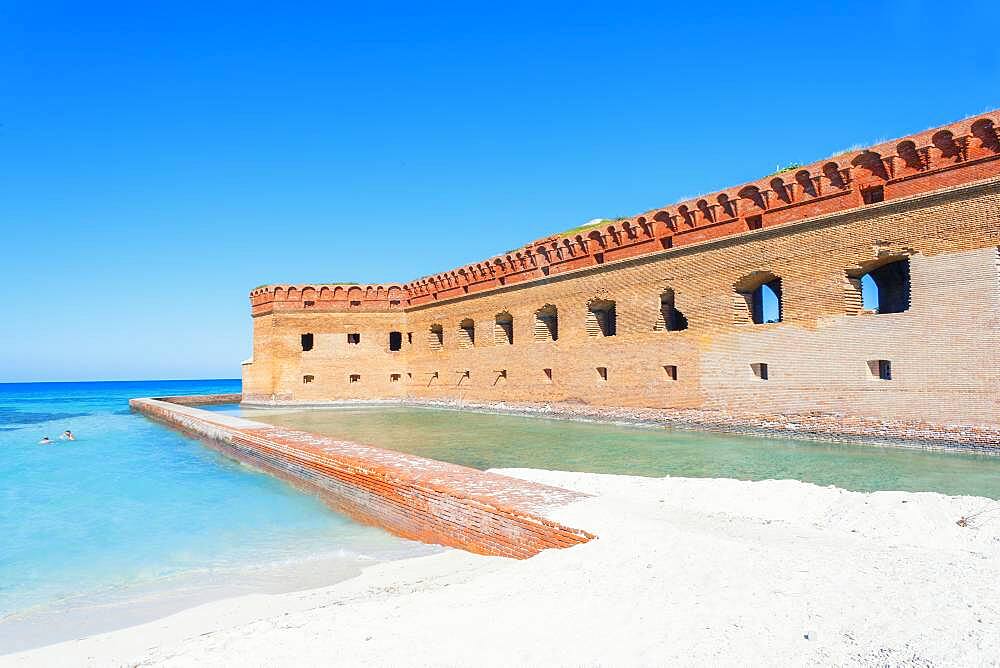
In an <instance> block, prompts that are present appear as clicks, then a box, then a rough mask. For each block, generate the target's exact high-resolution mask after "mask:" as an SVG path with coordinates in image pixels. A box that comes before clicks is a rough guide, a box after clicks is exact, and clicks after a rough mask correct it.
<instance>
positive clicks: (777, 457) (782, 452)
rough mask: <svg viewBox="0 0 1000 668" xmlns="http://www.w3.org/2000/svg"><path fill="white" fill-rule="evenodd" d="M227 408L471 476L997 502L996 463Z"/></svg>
mask: <svg viewBox="0 0 1000 668" xmlns="http://www.w3.org/2000/svg"><path fill="white" fill-rule="evenodd" d="M226 410H229V411H234V412H239V413H240V414H242V415H244V416H246V417H249V418H251V419H254V420H260V421H262V422H269V423H271V424H276V425H283V426H289V427H298V428H300V429H305V430H308V431H314V432H320V433H324V434H329V435H332V436H337V437H340V438H344V439H347V440H353V441H358V442H361V443H367V444H370V445H375V446H379V447H383V448H391V449H394V450H402V451H404V452H409V453H412V454H416V455H421V456H423V457H430V458H432V459H440V460H444V461H448V462H453V463H456V464H462V465H465V466H471V467H473V468H478V469H488V468H509V467H514V468H516V467H526V468H538V469H556V470H562V471H585V472H591V473H617V474H627V475H641V476H665V475H673V476H688V477H724V478H738V479H741V480H766V479H785V478H791V479H795V480H804V481H807V482H813V483H817V484H820V485H836V486H837V487H842V488H844V489H850V490H856V491H866V492H867V491H876V490H904V491H914V492H916V491H930V492H941V493H944V494H953V495H961V494H971V495H976V496H985V497H990V498H994V499H998V498H1000V457H992V456H984V455H966V454H955V453H941V452H927V451H919V450H904V449H900V448H888V447H874V446H862V445H848V444H839V443H817V442H814V441H797V440H793V439H774V438H758V437H748V436H732V435H726V434H716V433H709V432H695V431H682V430H668V429H664V428H643V427H625V426H617V425H607V424H597V423H586V422H570V421H564V420H546V419H539V418H532V417H515V416H509V415H494V414H484V413H471V412H459V411H449V410H433V409H423V408H396V407H377V408H359V409H335V410H299V411H285V410H278V409H270V410H251V409H236V408H234V407H229V408H228V409H226Z"/></svg>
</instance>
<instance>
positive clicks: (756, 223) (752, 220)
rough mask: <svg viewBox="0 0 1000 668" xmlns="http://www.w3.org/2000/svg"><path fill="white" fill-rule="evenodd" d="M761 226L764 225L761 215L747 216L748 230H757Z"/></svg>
mask: <svg viewBox="0 0 1000 668" xmlns="http://www.w3.org/2000/svg"><path fill="white" fill-rule="evenodd" d="M762 227H764V218H763V216H747V229H748V230H759V229H760V228H762Z"/></svg>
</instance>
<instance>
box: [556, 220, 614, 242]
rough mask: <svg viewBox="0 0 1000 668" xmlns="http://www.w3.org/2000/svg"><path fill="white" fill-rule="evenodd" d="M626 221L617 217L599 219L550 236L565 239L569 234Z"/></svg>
mask: <svg viewBox="0 0 1000 668" xmlns="http://www.w3.org/2000/svg"><path fill="white" fill-rule="evenodd" d="M628 219H629V217H628V216H618V217H617V218H601V219H600V220H598V221H597V222H594V223H587V224H585V225H578V226H577V227H571V228H569V229H568V230H563V231H562V232H556V233H555V234H554V235H552V236H556V237H566V236H569V235H571V234H578V233H580V232H584V231H586V230H593V229H595V228H598V227H604V226H605V225H611V224H613V223H620V222H622V221H623V220H628Z"/></svg>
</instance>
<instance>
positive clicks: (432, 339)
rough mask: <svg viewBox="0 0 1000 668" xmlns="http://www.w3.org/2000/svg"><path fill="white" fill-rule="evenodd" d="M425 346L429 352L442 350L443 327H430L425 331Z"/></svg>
mask: <svg viewBox="0 0 1000 668" xmlns="http://www.w3.org/2000/svg"><path fill="white" fill-rule="evenodd" d="M427 346H428V347H429V348H430V349H431V350H442V349H443V348H444V327H442V326H441V325H438V324H434V325H431V328H430V329H429V330H428V331H427Z"/></svg>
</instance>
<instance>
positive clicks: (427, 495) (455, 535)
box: [130, 395, 594, 558]
mask: <svg viewBox="0 0 1000 668" xmlns="http://www.w3.org/2000/svg"><path fill="white" fill-rule="evenodd" d="M232 396H233V395H224V396H215V397H213V396H205V397H169V398H165V399H132V400H131V401H130V405H131V406H132V408H133V409H135V410H137V411H140V412H142V413H143V414H145V415H147V416H148V417H151V418H153V419H156V420H159V421H162V422H165V423H167V424H169V425H171V426H174V427H176V428H179V429H182V430H184V431H187V432H190V433H193V434H195V435H197V436H200V437H203V438H205V439H206V440H207V442H208V443H209V444H211V445H212V446H213V447H215V448H217V449H219V450H220V451H222V452H224V453H226V454H227V455H229V456H231V457H233V458H235V459H238V460H240V461H243V462H247V463H249V464H252V465H253V466H256V467H258V468H260V469H262V470H265V471H267V472H269V473H271V474H274V475H277V476H279V477H281V478H284V479H286V480H289V481H291V482H293V483H294V484H296V485H299V486H302V487H306V488H308V489H310V490H312V491H314V492H317V493H319V494H320V495H321V497H322V498H323V499H324V500H326V501H327V502H328V503H329V504H330V505H331V506H332V507H333V508H335V509H336V510H338V511H339V512H342V513H344V514H346V515H348V516H350V517H353V518H355V519H357V520H359V521H361V522H364V523H367V524H373V525H376V526H380V527H383V528H385V529H388V530H390V531H392V532H393V533H395V534H397V535H400V536H403V537H406V538H411V539H413V540H420V541H423V542H427V543H437V544H441V545H447V546H450V547H457V548H461V549H464V550H468V551H470V552H475V553H478V554H488V555H497V556H505V557H515V558H526V557H530V556H532V555H534V554H537V553H538V552H539V551H541V550H543V549H546V548H560V547H570V546H572V545H576V544H579V543H584V542H587V541H588V540H590V539H592V538H594V536H593V535H591V534H589V533H587V532H586V531H582V530H579V529H572V528H569V527H566V526H563V525H561V524H559V523H557V522H554V521H552V520H550V519H547V518H546V517H545V514H546V513H547V512H549V511H551V510H552V509H554V508H557V507H559V506H563V505H565V504H567V503H570V502H572V501H575V500H579V499H582V498H585V495H583V494H580V493H577V492H572V491H569V490H565V489H560V488H556V487H549V486H546V485H540V484H536V483H532V482H527V481H523V480H517V479H515V478H509V477H507V476H502V475H497V474H493V473H488V472H484V471H478V470H476V469H471V468H466V467H464V466H457V465H454V464H447V463H445V462H439V461H436V460H432V459H424V458H422V457H417V456H414V455H408V454H404V453H400V452H394V451H392V450H384V449H381V448H374V447H370V446H365V445H361V444H358V443H351V442H348V441H340V440H336V439H332V438H329V437H326V436H321V435H319V434H312V433H308V432H304V431H298V430H294V429H288V428H284V427H274V426H271V425H266V424H263V423H260V422H254V421H251V420H245V419H243V418H238V417H234V416H230V415H224V414H221V413H213V412H209V411H204V410H199V409H198V408H195V407H194V405H196V404H212V403H226V402H228V401H230V400H232ZM238 398H239V397H238V395H237V400H238Z"/></svg>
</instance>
